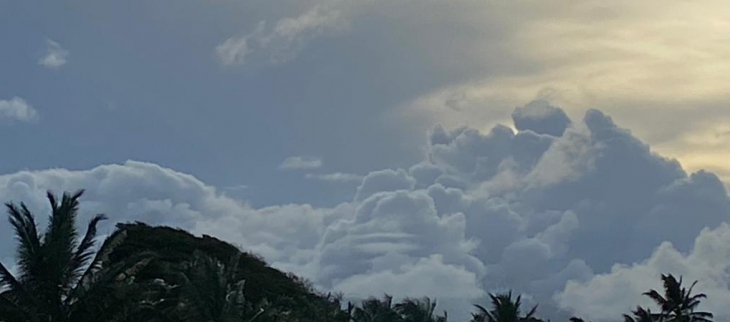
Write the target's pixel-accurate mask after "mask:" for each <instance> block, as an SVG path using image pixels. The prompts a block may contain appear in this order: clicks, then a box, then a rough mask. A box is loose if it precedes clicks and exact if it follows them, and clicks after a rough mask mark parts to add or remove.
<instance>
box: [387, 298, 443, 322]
mask: <svg viewBox="0 0 730 322" xmlns="http://www.w3.org/2000/svg"><path fill="white" fill-rule="evenodd" d="M435 310H436V301H431V299H430V298H427V297H426V298H423V299H405V300H403V301H402V302H400V303H398V304H396V305H395V311H396V312H397V313H398V314H399V315H400V316H401V320H402V321H403V322H446V321H447V314H446V312H444V315H434V311H435Z"/></svg>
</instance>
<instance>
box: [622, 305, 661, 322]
mask: <svg viewBox="0 0 730 322" xmlns="http://www.w3.org/2000/svg"><path fill="white" fill-rule="evenodd" d="M631 313H632V314H633V316H631V315H628V314H624V322H655V321H656V320H655V319H654V318H655V316H656V314H652V313H651V310H648V309H644V308H643V307H641V306H637V307H636V310H634V311H632V312H631Z"/></svg>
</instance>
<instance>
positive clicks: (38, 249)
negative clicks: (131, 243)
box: [0, 191, 152, 322]
mask: <svg viewBox="0 0 730 322" xmlns="http://www.w3.org/2000/svg"><path fill="white" fill-rule="evenodd" d="M82 193H83V191H78V192H75V193H73V194H68V193H65V194H64V195H63V198H62V199H61V200H60V202H59V201H58V200H57V199H56V197H55V196H54V195H53V194H52V193H50V192H49V193H48V194H47V196H48V201H49V202H50V204H51V216H50V218H49V220H48V226H47V228H46V229H45V232H44V233H43V234H39V232H38V230H37V225H36V222H35V216H34V215H33V214H32V213H31V212H30V210H28V207H26V205H25V204H23V203H21V204H20V206H17V205H15V204H13V203H7V204H6V206H7V209H8V213H9V215H10V224H11V225H12V226H13V228H14V230H15V236H16V238H17V240H18V246H17V271H18V273H17V275H13V274H11V273H10V271H9V270H8V269H7V268H6V267H5V266H4V265H3V264H2V263H0V290H2V293H0V321H4V322H67V321H68V322H70V321H74V322H86V321H89V322H90V321H111V320H113V319H115V318H119V317H120V316H122V315H124V314H127V313H128V310H129V306H127V305H123V304H124V303H127V302H128V301H131V299H132V298H133V296H132V295H133V294H132V293H130V292H133V283H131V281H132V280H133V278H134V275H135V274H136V273H137V272H139V271H140V270H141V269H142V268H143V267H145V266H146V265H147V264H148V263H149V262H150V260H151V259H152V257H151V256H150V255H149V254H140V255H136V256H134V257H133V258H130V259H128V260H125V261H122V262H120V263H117V264H114V265H105V264H107V263H108V259H109V255H110V254H111V252H112V250H113V249H114V247H116V246H117V245H119V244H120V243H121V242H122V240H123V239H124V237H125V233H124V232H122V231H117V232H115V233H114V234H112V235H111V236H110V237H109V238H107V239H106V240H105V241H104V243H103V245H102V246H101V247H100V249H99V250H98V251H96V252H94V250H93V249H94V246H95V244H96V226H97V224H98V223H99V222H100V221H102V220H105V219H106V217H105V216H104V215H96V216H95V217H93V218H92V219H91V221H90V222H89V224H88V226H87V229H86V234H85V235H84V237H83V238H81V239H80V240H79V239H78V237H79V234H78V231H77V230H76V217H77V213H78V208H79V202H78V199H79V197H81V195H82Z"/></svg>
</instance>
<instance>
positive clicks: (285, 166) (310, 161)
mask: <svg viewBox="0 0 730 322" xmlns="http://www.w3.org/2000/svg"><path fill="white" fill-rule="evenodd" d="M322 164H323V163H322V158H319V157H314V156H293V157H288V158H286V159H285V160H284V162H282V163H281V165H279V170H311V169H318V168H321V167H322Z"/></svg>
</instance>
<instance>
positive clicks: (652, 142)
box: [0, 0, 730, 322]
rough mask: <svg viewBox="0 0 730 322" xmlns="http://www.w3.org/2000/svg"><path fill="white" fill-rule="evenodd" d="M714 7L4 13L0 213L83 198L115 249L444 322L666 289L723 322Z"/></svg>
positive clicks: (7, 256) (27, 4)
mask: <svg viewBox="0 0 730 322" xmlns="http://www.w3.org/2000/svg"><path fill="white" fill-rule="evenodd" d="M727 7H728V5H727V4H726V3H725V2H723V1H714V0H708V1H702V2H699V1H676V2H669V3H668V2H664V1H662V2H660V1H656V0H647V1H624V0H616V1H611V2H606V1H580V2H577V1H569V0H557V1H551V2H542V1H519V0H518V1H492V0H479V1H477V0H452V1H443V0H439V1H437V0H418V1H416V0H387V1H386V0H351V1H347V0H296V1H295V0H278V1H269V0H174V1H173V0H159V1H138V0H129V1H98V0H95V1H89V0H78V1H55V2H43V1H35V0H30V1H12V0H0V41H1V42H0V135H1V136H2V137H3V138H4V139H3V140H1V141H0V150H2V151H3V152H4V153H3V154H2V158H0V191H2V193H0V199H1V200H2V201H18V202H19V201H25V202H26V203H28V204H29V205H30V206H31V207H32V209H36V210H37V211H38V212H41V213H43V212H45V211H47V205H46V204H45V202H44V200H43V198H44V193H45V191H46V190H48V189H51V190H53V191H56V192H59V193H60V192H62V191H64V190H74V189H81V188H84V189H87V193H86V195H85V197H84V199H83V204H82V212H83V213H84V214H83V216H84V217H83V218H89V217H90V216H91V215H93V214H94V213H95V212H104V213H107V214H108V215H109V217H111V220H110V221H109V222H108V223H106V225H105V226H104V227H105V231H107V232H108V231H110V230H111V229H112V227H113V223H115V222H124V221H130V220H142V221H146V222H149V223H152V224H159V225H170V226H176V227H181V228H185V229H189V230H191V231H193V232H195V233H198V234H209V235H214V236H219V237H221V238H223V239H225V240H228V241H230V242H232V243H234V244H236V245H238V246H240V247H241V248H242V249H245V250H250V251H253V252H256V253H257V254H260V255H261V256H263V257H264V258H265V259H266V260H267V261H269V262H270V263H272V265H273V266H274V267H277V268H280V269H283V270H286V271H290V272H294V273H297V274H300V275H302V276H304V277H306V278H308V279H310V280H311V281H312V282H313V283H314V284H315V285H317V286H318V287H319V288H320V289H322V290H328V291H329V290H333V291H341V292H343V293H344V294H345V295H346V296H350V297H353V298H356V297H365V296H368V295H380V294H383V293H389V294H393V295H396V296H399V297H405V296H425V295H428V296H433V297H437V298H438V299H439V303H441V306H442V307H444V308H446V309H449V310H450V312H451V316H452V317H453V316H455V317H457V318H458V317H461V316H463V317H466V316H468V313H466V314H465V312H468V311H469V310H470V309H471V304H472V303H484V301H486V299H485V296H486V294H487V293H488V292H498V291H504V290H507V289H514V290H515V291H516V292H520V293H523V294H525V295H524V298H525V299H526V300H527V301H528V303H537V302H539V303H540V312H542V314H543V315H545V316H548V317H553V318H554V320H559V319H561V318H564V317H568V316H570V315H573V314H578V315H581V316H583V317H585V318H587V319H592V320H593V321H596V322H598V321H610V320H615V319H618V318H620V314H621V313H625V312H628V310H630V309H632V308H633V307H634V306H635V305H636V304H639V303H646V302H645V301H646V299H642V298H641V296H640V294H641V293H642V292H644V291H646V290H648V289H649V288H657V287H659V286H660V285H659V278H658V277H659V276H660V274H662V273H674V274H676V275H685V278H686V279H688V280H689V279H698V280H700V283H699V284H698V288H699V289H701V290H703V291H704V292H706V293H707V294H708V295H709V299H708V300H707V301H706V302H705V304H704V305H703V308H706V309H709V310H712V311H714V312H715V313H716V314H717V316H718V318H719V319H721V318H730V309H728V308H727V307H726V305H724V303H726V302H727V300H729V299H730V291H728V283H730V278H728V277H727V276H726V275H727V274H726V272H727V271H728V269H730V246H728V245H730V242H729V241H730V226H728V225H727V224H726V222H727V221H728V216H730V207H728V206H730V197H729V196H728V193H727V190H726V184H727V182H730V165H729V164H727V163H726V162H725V160H727V159H728V158H730V149H727V148H726V147H727V146H728V143H730V109H728V108H727V107H726V106H727V105H728V103H730V91H728V90H727V85H726V84H729V83H730V58H728V57H730V42H729V41H728V40H730V39H728V37H730V10H727V9H729V8H727ZM9 232H10V231H9V225H6V224H0V233H1V234H0V236H7V234H8V233H9ZM0 245H3V246H0V259H2V260H3V262H8V261H11V260H12V257H13V250H12V244H11V243H2V244H0ZM460 314H461V315H460Z"/></svg>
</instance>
